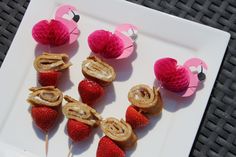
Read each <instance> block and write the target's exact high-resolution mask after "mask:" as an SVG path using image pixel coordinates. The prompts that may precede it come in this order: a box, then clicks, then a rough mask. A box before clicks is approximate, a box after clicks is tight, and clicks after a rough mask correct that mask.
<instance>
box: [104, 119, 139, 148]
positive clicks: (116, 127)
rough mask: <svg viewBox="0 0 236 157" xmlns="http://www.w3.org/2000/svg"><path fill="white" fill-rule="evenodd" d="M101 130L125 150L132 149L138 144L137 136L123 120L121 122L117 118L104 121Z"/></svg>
mask: <svg viewBox="0 0 236 157" xmlns="http://www.w3.org/2000/svg"><path fill="white" fill-rule="evenodd" d="M101 129H102V130H103V132H104V134H105V135H106V136H108V137H109V138H110V139H112V140H113V141H115V143H116V144H118V145H119V146H120V147H121V148H123V149H127V148H130V147H132V146H134V145H135V144H136V141H137V136H136V135H135V133H134V132H133V130H132V128H131V126H130V125H129V124H128V123H126V122H125V121H124V120H123V119H121V120H120V121H119V120H118V119H116V118H113V117H110V118H107V119H105V120H102V122H101Z"/></svg>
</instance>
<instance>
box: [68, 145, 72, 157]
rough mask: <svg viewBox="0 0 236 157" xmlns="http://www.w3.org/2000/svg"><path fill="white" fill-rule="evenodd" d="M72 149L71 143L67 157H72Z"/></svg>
mask: <svg viewBox="0 0 236 157" xmlns="http://www.w3.org/2000/svg"><path fill="white" fill-rule="evenodd" d="M72 149H73V142H71V144H70V147H69V153H68V155H67V157H72V156H73V154H72Z"/></svg>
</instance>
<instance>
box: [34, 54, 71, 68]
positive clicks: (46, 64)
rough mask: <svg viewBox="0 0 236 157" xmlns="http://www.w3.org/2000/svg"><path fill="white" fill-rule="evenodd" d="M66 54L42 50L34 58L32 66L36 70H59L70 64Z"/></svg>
mask: <svg viewBox="0 0 236 157" xmlns="http://www.w3.org/2000/svg"><path fill="white" fill-rule="evenodd" d="M68 60H69V56H68V55H67V54H64V53H63V54H52V53H47V52H44V53H43V54H42V55H39V56H37V57H36V59H35V60H34V68H35V69H36V71H38V72H41V71H61V70H64V69H67V68H68V67H70V66H71V65H72V64H71V63H70V62H68Z"/></svg>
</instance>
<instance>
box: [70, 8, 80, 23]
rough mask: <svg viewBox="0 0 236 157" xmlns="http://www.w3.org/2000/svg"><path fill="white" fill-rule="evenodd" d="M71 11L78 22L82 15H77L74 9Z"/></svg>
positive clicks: (74, 19)
mask: <svg viewBox="0 0 236 157" xmlns="http://www.w3.org/2000/svg"><path fill="white" fill-rule="evenodd" d="M71 12H72V13H73V15H74V17H73V18H72V20H73V21H75V22H76V23H77V22H78V21H79V19H80V16H79V15H76V14H75V13H74V12H73V11H72V10H71Z"/></svg>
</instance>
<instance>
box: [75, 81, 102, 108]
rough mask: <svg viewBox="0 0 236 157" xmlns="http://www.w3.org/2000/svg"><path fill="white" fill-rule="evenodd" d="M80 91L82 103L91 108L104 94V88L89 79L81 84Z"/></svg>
mask: <svg viewBox="0 0 236 157" xmlns="http://www.w3.org/2000/svg"><path fill="white" fill-rule="evenodd" d="M78 91H79V94H80V97H81V100H82V102H83V103H86V104H88V105H90V106H91V105H93V104H94V102H95V101H96V100H98V99H99V98H100V97H101V96H102V95H103V94H104V89H103V87H102V86H100V85H99V84H98V83H96V82H94V81H92V80H88V79H84V80H82V81H81V82H80V83H79V85H78Z"/></svg>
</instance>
